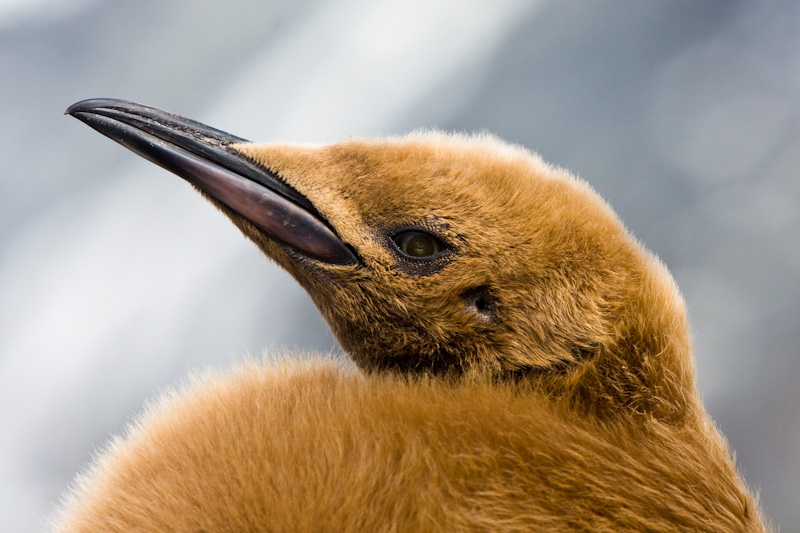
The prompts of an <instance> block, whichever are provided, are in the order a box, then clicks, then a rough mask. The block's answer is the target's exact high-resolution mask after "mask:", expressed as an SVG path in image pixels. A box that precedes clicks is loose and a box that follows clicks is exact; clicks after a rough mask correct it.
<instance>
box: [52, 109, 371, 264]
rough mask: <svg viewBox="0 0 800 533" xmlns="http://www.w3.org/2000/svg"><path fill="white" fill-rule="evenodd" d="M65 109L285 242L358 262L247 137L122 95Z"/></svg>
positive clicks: (312, 253) (326, 258)
mask: <svg viewBox="0 0 800 533" xmlns="http://www.w3.org/2000/svg"><path fill="white" fill-rule="evenodd" d="M66 114H68V115H72V116H73V117H75V118H77V119H78V120H80V121H82V122H84V123H86V124H87V125H89V126H90V127H92V128H94V129H95V130H97V131H99V132H100V133H102V134H103V135H105V136H106V137H108V138H110V139H112V140H114V141H116V142H118V143H120V144H121V145H122V146H124V147H126V148H128V149H129V150H131V151H133V152H135V153H137V154H139V155H140V156H142V157H144V158H145V159H147V160H149V161H152V162H153V163H155V164H157V165H159V166H161V167H163V168H165V169H167V170H169V171H170V172H173V173H175V174H177V175H178V176H180V177H182V178H183V179H185V180H186V181H188V182H189V183H191V184H192V185H194V186H195V187H197V188H198V189H200V190H201V191H203V192H205V193H207V194H208V195H210V196H211V197H212V198H214V199H215V200H217V201H219V202H220V203H222V204H224V205H225V206H226V207H228V208H229V209H231V210H232V211H233V212H235V213H236V214H238V215H240V216H242V217H243V218H245V219H247V220H248V221H250V222H251V223H253V224H254V225H255V226H257V227H258V228H259V229H261V230H262V231H263V232H264V233H266V234H267V235H268V236H270V237H272V238H273V239H275V240H276V241H278V242H279V243H281V244H282V245H284V246H288V247H290V248H293V249H294V250H296V251H298V252H300V253H301V254H302V255H305V256H307V257H310V258H313V259H316V260H319V261H322V262H325V263H328V264H332V265H353V264H356V263H357V262H358V261H357V259H356V256H355V255H354V253H353V252H352V251H351V250H350V248H349V247H348V246H347V245H346V244H345V243H344V242H342V240H341V239H340V238H339V237H338V236H337V235H336V233H335V232H334V231H333V228H332V227H331V226H330V225H329V224H328V223H327V221H326V220H325V219H324V218H323V217H322V215H320V213H319V212H318V211H317V210H316V209H315V208H314V206H313V205H312V204H311V202H309V201H308V199H307V198H306V197H304V196H303V195H301V194H300V193H299V192H297V191H296V190H294V189H293V188H291V187H290V186H289V185H287V184H286V183H284V182H283V181H281V180H280V178H278V176H277V175H276V174H274V173H272V172H270V171H269V170H267V169H264V168H262V167H261V166H259V165H257V164H255V163H254V162H253V161H251V160H250V159H248V158H247V157H246V156H244V155H242V154H240V153H239V152H237V151H235V150H234V149H233V148H231V146H232V145H234V144H238V143H246V142H248V141H246V140H244V139H241V138H239V137H235V136H233V135H230V134H228V133H225V132H223V131H220V130H217V129H214V128H211V127H209V126H206V125H204V124H200V123H199V122H195V121H193V120H189V119H187V118H184V117H181V116H179V115H174V114H172V113H167V112H166V111H161V110H160V109H155V108H152V107H147V106H143V105H140V104H135V103H133V102H126V101H123V100H112V99H93V100H83V101H81V102H78V103H76V104H73V105H72V106H70V107H69V108H68V109H67V110H66Z"/></svg>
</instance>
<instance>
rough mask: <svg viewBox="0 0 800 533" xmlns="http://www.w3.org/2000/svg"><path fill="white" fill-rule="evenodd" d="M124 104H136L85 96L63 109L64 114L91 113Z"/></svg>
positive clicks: (115, 99) (116, 99)
mask: <svg viewBox="0 0 800 533" xmlns="http://www.w3.org/2000/svg"><path fill="white" fill-rule="evenodd" d="M125 104H128V105H138V104H135V103H133V102H129V101H127V100H120V99H118V98H87V99H86V100H80V101H79V102H75V103H74V104H72V105H71V106H69V107H68V108H67V110H66V111H64V114H65V115H72V116H76V115H77V114H78V113H91V112H92V111H95V110H97V109H101V108H113V107H119V106H120V105H125Z"/></svg>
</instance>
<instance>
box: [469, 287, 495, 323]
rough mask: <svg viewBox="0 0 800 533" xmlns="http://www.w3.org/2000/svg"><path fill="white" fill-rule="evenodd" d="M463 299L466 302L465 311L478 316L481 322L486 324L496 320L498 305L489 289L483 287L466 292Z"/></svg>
mask: <svg viewBox="0 0 800 533" xmlns="http://www.w3.org/2000/svg"><path fill="white" fill-rule="evenodd" d="M461 299H462V300H463V301H464V311H465V312H466V313H467V314H472V315H475V316H477V318H478V321H479V322H481V323H484V324H485V323H487V322H491V321H492V320H494V317H495V315H496V314H497V305H496V304H495V300H494V296H493V295H492V293H491V291H490V290H489V287H486V286H485V285H483V286H480V287H475V288H474V289H469V290H467V291H464V293H463V294H462V295H461Z"/></svg>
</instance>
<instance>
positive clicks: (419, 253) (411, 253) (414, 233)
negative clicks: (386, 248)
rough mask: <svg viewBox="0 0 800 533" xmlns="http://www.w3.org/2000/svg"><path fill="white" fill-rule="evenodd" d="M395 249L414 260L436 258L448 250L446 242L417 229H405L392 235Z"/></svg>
mask: <svg viewBox="0 0 800 533" xmlns="http://www.w3.org/2000/svg"><path fill="white" fill-rule="evenodd" d="M392 242H394V244H395V246H396V247H397V250H398V251H399V252H400V253H401V254H403V256H404V257H407V258H410V259H414V260H430V259H437V258H439V257H441V256H442V255H444V254H445V253H446V252H448V251H449V250H450V247H449V246H447V244H446V243H445V242H444V241H443V240H442V239H440V238H439V237H437V236H436V235H433V234H432V233H429V232H427V231H421V230H419V229H416V228H415V229H406V230H403V231H400V232H398V233H396V234H395V235H394V236H392Z"/></svg>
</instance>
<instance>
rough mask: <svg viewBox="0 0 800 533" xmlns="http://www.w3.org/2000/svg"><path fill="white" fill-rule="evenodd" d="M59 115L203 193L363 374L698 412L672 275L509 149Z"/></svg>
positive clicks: (592, 198) (607, 408)
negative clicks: (304, 300)
mask: <svg viewBox="0 0 800 533" xmlns="http://www.w3.org/2000/svg"><path fill="white" fill-rule="evenodd" d="M67 112H68V113H70V114H72V115H74V116H76V117H77V118H79V119H81V120H83V121H84V122H86V123H87V124H89V125H90V126H92V127H94V128H95V129H97V130H99V131H101V132H102V133H104V134H106V135H108V136H110V137H112V138H113V139H114V140H116V141H118V142H120V143H122V144H124V145H125V146H127V147H128V148H130V149H132V150H134V151H135V152H137V153H139V154H140V155H142V156H144V157H146V158H148V159H150V160H152V161H154V162H156V163H157V164H159V165H161V166H164V167H165V168H167V169H169V170H171V171H173V172H175V173H177V174H179V175H181V176H182V177H184V178H185V179H187V180H188V181H190V182H191V183H192V184H193V185H195V186H196V187H198V188H199V189H200V190H201V191H202V192H204V193H205V194H206V195H207V196H208V197H209V199H210V200H211V201H212V202H214V203H215V204H216V205H217V206H219V207H220V208H221V209H222V210H223V211H224V212H225V213H226V214H227V215H228V216H229V217H230V218H231V220H232V221H233V222H234V223H235V224H236V225H237V226H238V227H239V228H241V230H242V231H243V232H244V234H245V235H246V236H247V237H248V238H249V239H251V240H253V241H254V242H255V243H256V244H257V245H258V246H259V247H260V248H261V249H262V250H263V251H264V253H265V254H266V255H267V256H269V257H271V258H272V259H274V260H275V261H276V262H277V263H278V264H279V265H281V266H282V267H283V268H285V269H286V270H288V271H289V272H290V273H291V274H292V275H293V276H294V277H295V278H296V279H297V280H298V281H299V282H300V284H301V285H302V286H303V287H304V288H305V289H306V290H307V291H308V292H309V294H310V295H311V297H312V299H313V300H314V302H316V304H317V306H318V307H319V309H320V311H321V312H322V314H323V315H324V317H325V318H326V320H327V321H328V323H329V324H330V326H331V329H332V330H333V332H334V334H335V335H336V337H337V338H338V339H339V341H340V342H341V344H342V346H343V347H344V349H345V350H346V351H347V352H348V353H349V354H350V356H351V357H352V358H353V360H354V361H355V362H356V364H357V365H358V366H359V367H361V368H363V369H365V370H367V371H374V370H383V369H391V370H398V371H401V372H433V373H437V374H456V375H457V374H460V373H462V372H465V371H466V372H478V373H484V374H489V375H491V376H496V377H498V378H526V379H531V380H533V381H534V382H535V383H536V384H537V385H539V386H540V387H541V389H542V390H544V391H545V392H546V393H547V394H549V395H550V396H552V397H554V398H561V399H564V400H565V401H566V402H567V403H568V404H569V405H571V406H577V407H579V408H580V409H582V410H588V411H593V412H596V413H598V414H601V413H613V412H620V411H622V412H625V413H630V412H633V413H638V414H648V415H652V416H656V417H658V418H660V419H666V420H679V419H681V418H683V417H684V416H686V415H687V414H692V413H698V412H699V411H698V410H697V409H696V408H697V406H698V405H699V403H698V401H697V393H696V390H695V385H694V374H693V367H692V359H691V349H690V342H689V335H688V330H687V325H686V319H685V311H684V305H683V303H682V301H681V298H680V295H679V293H678V291H677V288H676V287H675V285H674V283H673V281H672V279H671V278H670V276H669V274H668V273H667V272H666V270H665V269H664V268H663V266H662V265H661V264H660V263H659V262H658V260H656V259H655V258H653V257H652V256H651V255H650V254H648V253H647V252H646V251H645V250H644V249H643V248H642V247H641V246H640V245H639V244H638V243H637V242H636V241H635V240H634V239H633V238H632V237H631V236H630V235H629V234H628V233H627V232H626V231H625V229H624V227H623V226H622V224H621V223H620V221H619V220H618V219H617V217H616V216H615V215H614V213H613V212H612V211H611V209H610V208H609V207H608V206H607V205H606V204H605V203H604V202H603V201H602V200H601V199H600V198H599V197H598V196H597V195H596V194H595V193H594V192H593V191H592V190H591V189H590V188H589V187H588V186H587V185H586V184H585V183H583V182H582V181H580V180H578V179H576V178H574V177H572V176H570V175H569V174H568V173H567V172H565V171H563V170H559V169H555V168H553V167H550V166H548V165H546V164H544V163H543V162H542V161H541V160H540V159H539V158H538V157H537V156H534V155H532V154H530V153H528V152H527V151H525V150H523V149H521V148H519V147H515V146H510V145H507V144H504V143H502V142H500V141H499V140H497V139H495V138H493V137H491V136H486V135H482V136H458V135H445V134H439V133H423V134H414V135H410V136H407V137H402V138H389V139H379V140H352V139H351V140H347V141H344V142H341V143H338V144H333V145H328V146H297V145H286V144H253V143H249V142H246V141H243V140H242V139H239V138H237V137H234V136H231V135H229V134H227V133H224V132H220V131H219V130H214V129H213V128H209V127H208V126H204V125H202V124H199V123H197V122H194V121H191V120H188V119H185V118H183V117H178V116H176V115H172V114H169V113H166V112H163V111H160V110H157V109H153V108H148V107H145V106H141V105H139V104H133V103H130V102H121V101H117V100H90V101H85V102H79V103H78V104H75V105H74V106H72V107H71V108H70V109H69V110H68V111H67Z"/></svg>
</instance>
